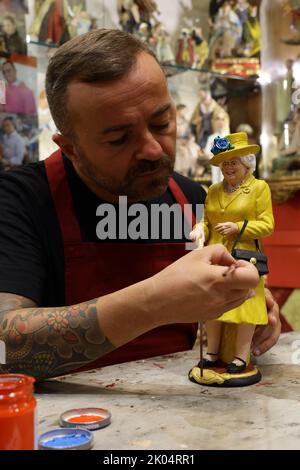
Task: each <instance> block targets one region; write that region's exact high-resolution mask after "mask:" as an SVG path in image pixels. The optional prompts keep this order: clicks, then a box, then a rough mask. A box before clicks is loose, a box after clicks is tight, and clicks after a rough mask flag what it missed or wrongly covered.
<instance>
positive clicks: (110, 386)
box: [105, 384, 116, 388]
mask: <svg viewBox="0 0 300 470" xmlns="http://www.w3.org/2000/svg"><path fill="white" fill-rule="evenodd" d="M115 385H116V384H107V385H105V388H113V387H114V386H115Z"/></svg>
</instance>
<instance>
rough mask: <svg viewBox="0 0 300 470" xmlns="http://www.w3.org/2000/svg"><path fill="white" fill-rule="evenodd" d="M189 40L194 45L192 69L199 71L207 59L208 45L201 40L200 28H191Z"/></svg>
mask: <svg viewBox="0 0 300 470" xmlns="http://www.w3.org/2000/svg"><path fill="white" fill-rule="evenodd" d="M191 38H192V40H193V43H194V54H193V56H194V62H193V64H192V68H194V69H200V68H201V67H203V65H204V64H205V62H206V59H207V57H208V43H207V41H206V40H205V39H204V38H203V33H202V28H199V27H194V28H192V33H191Z"/></svg>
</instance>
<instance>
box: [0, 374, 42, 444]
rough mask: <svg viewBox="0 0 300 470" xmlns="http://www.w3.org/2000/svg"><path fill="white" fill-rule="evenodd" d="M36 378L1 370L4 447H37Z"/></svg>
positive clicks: (0, 412) (1, 440)
mask: <svg viewBox="0 0 300 470" xmlns="http://www.w3.org/2000/svg"><path fill="white" fill-rule="evenodd" d="M33 384H34V378H33V377H29V376H27V375H21V374H0V450H32V449H35V408H36V400H35V398H34V395H33Z"/></svg>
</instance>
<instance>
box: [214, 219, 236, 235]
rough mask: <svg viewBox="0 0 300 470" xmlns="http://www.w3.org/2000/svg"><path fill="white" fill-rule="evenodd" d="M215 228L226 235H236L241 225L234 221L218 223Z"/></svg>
mask: <svg viewBox="0 0 300 470" xmlns="http://www.w3.org/2000/svg"><path fill="white" fill-rule="evenodd" d="M215 230H216V232H218V233H219V234H220V235H226V236H227V237H228V236H230V235H235V234H236V233H238V231H239V227H238V225H237V224H234V223H233V222H224V223H223V224H218V225H216V226H215Z"/></svg>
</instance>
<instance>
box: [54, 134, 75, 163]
mask: <svg viewBox="0 0 300 470" xmlns="http://www.w3.org/2000/svg"><path fill="white" fill-rule="evenodd" d="M52 140H53V142H55V143H56V145H58V146H59V147H60V149H61V151H62V152H63V153H64V154H65V155H66V157H68V158H69V159H70V160H71V161H72V162H73V163H74V164H76V163H77V162H78V160H79V155H78V153H77V151H76V149H75V147H74V145H73V144H72V142H71V141H70V139H69V138H68V137H66V136H64V135H62V134H54V135H53V136H52Z"/></svg>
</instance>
